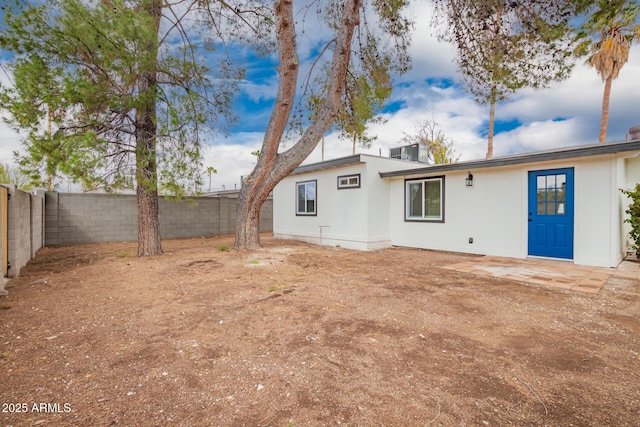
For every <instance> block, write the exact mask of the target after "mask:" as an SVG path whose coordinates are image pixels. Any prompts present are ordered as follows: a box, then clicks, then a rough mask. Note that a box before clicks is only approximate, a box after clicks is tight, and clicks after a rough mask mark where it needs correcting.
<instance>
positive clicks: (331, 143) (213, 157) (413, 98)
mask: <svg viewBox="0 0 640 427" xmlns="http://www.w3.org/2000/svg"><path fill="white" fill-rule="evenodd" d="M432 8H433V6H432V4H431V3H430V2H413V3H412V4H411V12H410V14H411V16H413V17H414V18H415V21H416V27H415V32H414V36H413V41H412V44H411V48H410V52H411V55H412V57H413V68H412V69H411V70H410V71H409V73H407V74H406V75H405V76H403V77H402V78H400V79H399V82H401V84H400V85H399V86H398V87H397V88H396V90H395V91H394V93H393V95H392V99H391V102H393V103H394V105H401V107H400V109H399V110H397V111H395V112H393V113H389V114H386V115H385V117H386V119H387V122H386V123H385V124H374V125H371V127H370V130H369V134H370V135H377V137H378V138H377V140H376V141H374V143H373V145H372V147H371V148H370V149H368V150H361V149H359V148H358V151H364V152H367V153H370V154H374V155H377V154H382V155H383V156H387V155H388V150H389V148H391V147H397V146H398V141H399V140H400V139H401V138H402V133H403V132H410V131H412V130H413V128H414V126H416V125H417V124H419V123H420V122H421V121H423V120H425V119H431V118H432V117H433V118H434V119H435V121H436V122H437V123H439V124H440V126H441V127H442V129H443V130H444V132H445V134H446V135H447V136H448V137H450V138H452V139H453V140H454V148H455V150H456V151H457V152H458V153H459V154H460V155H461V159H463V160H469V159H480V158H483V157H484V155H485V152H486V138H485V137H484V136H483V135H485V134H486V124H487V120H488V116H489V107H488V106H483V105H477V104H476V103H475V102H474V101H473V99H472V97H471V96H469V95H468V94H466V93H465V92H464V91H463V90H462V89H461V88H460V87H459V86H450V85H446V84H445V85H436V84H434V81H435V80H436V79H445V80H447V81H448V82H449V83H450V82H452V81H456V80H457V75H456V65H455V63H454V61H453V59H454V56H455V52H454V50H453V48H452V46H450V45H448V44H445V43H441V42H438V41H437V40H436V38H435V37H434V36H433V33H434V29H433V27H432V19H431V16H432ZM296 19H297V20H298V23H302V19H303V17H302V15H301V14H298V15H296ZM304 24H305V33H304V34H301V35H300V37H299V39H298V41H299V43H300V57H301V59H302V60H305V59H307V58H308V56H309V55H308V54H309V52H312V51H313V50H314V49H316V50H317V48H318V43H319V40H325V39H326V37H325V36H326V34H325V33H326V28H325V27H324V26H323V24H322V23H320V22H318V21H317V18H316V17H315V13H310V14H307V19H306V20H305V21H304ZM307 68H308V64H307V63H305V62H303V63H302V64H301V70H306V69H307ZM301 72H302V71H301ZM638 75H640V46H634V47H633V48H632V49H631V52H630V55H629V62H628V63H627V64H626V65H625V67H624V68H623V69H622V72H621V73H620V76H619V78H618V79H616V80H614V82H613V87H612V93H611V105H610V119H609V120H610V123H609V132H608V140H610V141H613V140H623V139H624V138H625V134H626V132H627V130H628V129H629V128H630V127H631V126H635V125H640V115H639V114H638V102H639V101H640V84H638V83H637V81H638V80H637V78H636V76H638ZM303 77H304V76H303V75H302V74H301V76H300V79H299V81H302V79H303ZM0 78H2V76H1V75H0ZM242 88H243V91H244V93H245V95H246V96H248V97H249V98H250V99H251V100H253V101H255V102H264V101H265V100H270V99H274V97H275V93H276V90H277V81H276V80H275V79H272V80H270V81H267V82H264V81H261V82H260V83H256V82H252V81H247V82H244V83H243V85H242ZM602 91H603V83H602V81H601V79H600V77H599V76H598V75H597V73H596V71H595V70H594V69H592V68H590V67H588V66H586V65H584V64H578V65H576V67H575V69H574V71H573V73H572V75H571V76H570V78H569V79H567V80H565V81H563V82H559V83H555V84H553V85H552V87H551V88H549V89H544V90H539V91H534V90H522V91H520V92H519V93H517V94H516V96H514V97H513V98H512V100H510V101H508V102H503V103H499V104H498V106H497V109H496V118H497V119H498V120H500V121H515V120H517V121H518V122H519V123H521V126H519V127H517V128H515V129H512V130H511V131H509V132H502V133H499V134H498V135H496V137H495V154H496V155H502V154H509V153H513V152H524V151H534V150H542V149H547V148H553V147H562V146H570V145H576V144H586V143H593V142H596V141H597V139H598V134H599V126H600V113H601V104H602ZM269 113H270V112H269V111H266V112H265V111H260V112H257V113H255V114H249V115H247V116H245V117H241V119H240V122H239V124H238V127H237V128H236V129H235V131H234V133H233V134H232V135H231V136H230V137H229V138H227V139H221V140H216V141H213V142H212V143H211V145H210V146H208V147H207V148H205V150H204V162H203V163H204V166H205V167H206V166H215V167H216V169H217V170H218V174H216V175H214V176H213V178H212V187H213V188H214V189H220V188H221V187H222V185H224V186H225V188H227V189H229V188H233V186H234V184H236V185H239V184H240V176H241V175H247V174H248V173H249V172H250V171H251V170H252V169H253V167H254V165H255V162H256V159H255V156H252V155H251V154H250V153H251V152H252V151H255V150H258V149H260V146H261V144H262V136H263V135H262V133H261V132H254V133H248V132H245V131H244V130H246V129H249V127H248V126H247V125H248V124H249V123H251V124H254V123H256V122H258V123H262V122H265V123H266V119H265V117H266V115H268V114H269ZM559 119H562V120H559ZM254 128H255V126H254V127H251V129H254ZM19 146H20V142H19V138H18V137H17V135H15V133H14V132H12V131H10V130H9V129H8V128H7V127H6V126H5V125H4V124H0V161H1V162H11V161H12V155H11V152H12V151H13V150H15V149H16V148H18V147H19ZM320 151H321V148H320V144H319V145H318V147H317V148H316V150H315V151H314V152H313V153H312V155H311V156H310V157H309V159H307V161H306V162H307V163H308V162H314V161H319V160H320V159H321V152H320ZM349 154H351V142H350V141H343V140H339V139H338V138H337V135H336V134H332V135H328V136H327V137H326V138H325V159H331V158H336V157H341V156H346V155H349ZM203 176H204V182H205V187H208V176H207V175H206V174H205V173H204V171H203Z"/></svg>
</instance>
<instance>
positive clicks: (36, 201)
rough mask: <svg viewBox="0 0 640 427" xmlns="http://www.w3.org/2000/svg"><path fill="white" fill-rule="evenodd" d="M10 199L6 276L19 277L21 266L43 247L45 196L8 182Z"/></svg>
mask: <svg viewBox="0 0 640 427" xmlns="http://www.w3.org/2000/svg"><path fill="white" fill-rule="evenodd" d="M6 187H7V188H8V189H9V202H8V212H7V217H8V230H7V237H8V239H7V240H8V242H7V244H8V257H7V258H8V261H9V264H10V268H9V271H8V272H7V275H8V276H9V277H16V276H18V274H20V269H21V268H22V267H24V266H25V265H26V264H27V262H28V261H29V260H30V259H32V258H33V257H34V256H35V253H36V251H37V250H38V249H40V248H41V247H42V246H43V233H42V231H43V230H42V226H43V225H42V207H43V203H44V202H43V197H42V196H40V195H34V194H30V193H25V192H24V191H20V190H18V189H17V188H16V186H15V185H7V186H6Z"/></svg>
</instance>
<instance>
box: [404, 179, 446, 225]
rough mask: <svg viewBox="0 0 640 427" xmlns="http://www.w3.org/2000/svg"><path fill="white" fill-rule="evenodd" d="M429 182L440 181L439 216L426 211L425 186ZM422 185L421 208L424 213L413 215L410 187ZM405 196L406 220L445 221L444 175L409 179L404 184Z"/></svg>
mask: <svg viewBox="0 0 640 427" xmlns="http://www.w3.org/2000/svg"><path fill="white" fill-rule="evenodd" d="M427 182H438V183H439V184H440V209H439V210H440V212H439V213H438V215H437V216H435V215H430V216H427V215H426V213H425V202H424V186H425V183H427ZM416 184H419V185H420V190H419V191H420V194H421V195H422V203H421V205H420V206H421V210H422V213H421V215H420V216H414V215H411V193H410V188H411V186H412V185H416ZM404 186H405V187H404V197H405V206H404V220H405V221H407V222H413V221H417V222H444V176H438V177H430V178H420V179H407V180H405V184H404Z"/></svg>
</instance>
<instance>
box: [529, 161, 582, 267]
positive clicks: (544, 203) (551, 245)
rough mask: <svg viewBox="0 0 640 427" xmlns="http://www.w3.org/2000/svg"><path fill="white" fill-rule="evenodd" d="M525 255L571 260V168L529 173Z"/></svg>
mask: <svg viewBox="0 0 640 427" xmlns="http://www.w3.org/2000/svg"><path fill="white" fill-rule="evenodd" d="M529 255H535V256H543V257H550V258H565V259H573V168H566V169H550V170H541V171H533V172H529Z"/></svg>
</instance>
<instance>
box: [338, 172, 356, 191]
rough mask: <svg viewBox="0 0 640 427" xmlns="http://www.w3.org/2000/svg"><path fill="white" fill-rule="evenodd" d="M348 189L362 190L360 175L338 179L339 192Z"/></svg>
mask: <svg viewBox="0 0 640 427" xmlns="http://www.w3.org/2000/svg"><path fill="white" fill-rule="evenodd" d="M347 188H360V174H356V175H344V176H339V177H338V190H344V189H347Z"/></svg>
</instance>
